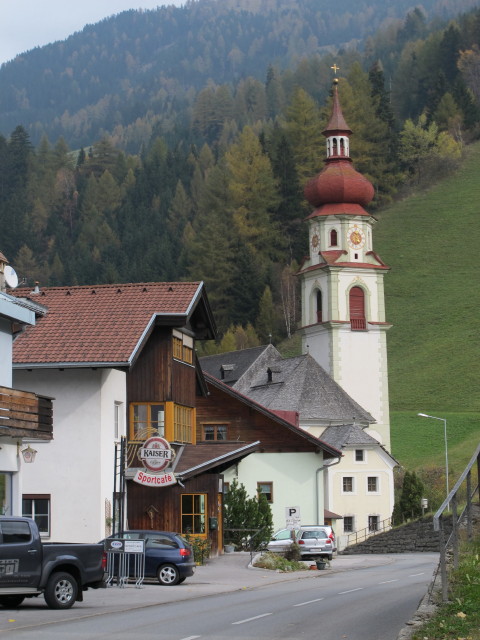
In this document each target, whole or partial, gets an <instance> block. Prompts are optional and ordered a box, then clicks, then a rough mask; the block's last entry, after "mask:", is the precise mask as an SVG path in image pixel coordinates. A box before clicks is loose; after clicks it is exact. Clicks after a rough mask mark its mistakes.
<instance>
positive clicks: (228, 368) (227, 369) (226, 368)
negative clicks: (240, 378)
mask: <svg viewBox="0 0 480 640" xmlns="http://www.w3.org/2000/svg"><path fill="white" fill-rule="evenodd" d="M233 367H234V365H233V364H222V366H221V367H220V376H221V380H225V378H226V377H227V376H228V374H229V373H231V372H232V371H233Z"/></svg>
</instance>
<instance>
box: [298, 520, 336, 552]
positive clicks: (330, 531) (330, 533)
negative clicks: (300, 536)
mask: <svg viewBox="0 0 480 640" xmlns="http://www.w3.org/2000/svg"><path fill="white" fill-rule="evenodd" d="M308 526H311V527H322V529H326V531H327V533H328V537H329V538H330V540H331V541H332V545H333V551H336V550H337V541H336V539H335V532H334V530H333V529H332V527H331V526H330V525H329V524H320V525H318V524H312V525H303V526H302V529H303V528H307V527H308Z"/></svg>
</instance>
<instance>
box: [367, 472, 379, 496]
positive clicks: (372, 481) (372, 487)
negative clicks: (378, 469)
mask: <svg viewBox="0 0 480 640" xmlns="http://www.w3.org/2000/svg"><path fill="white" fill-rule="evenodd" d="M367 491H368V493H378V477H377V476H368V477H367Z"/></svg>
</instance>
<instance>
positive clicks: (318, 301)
mask: <svg viewBox="0 0 480 640" xmlns="http://www.w3.org/2000/svg"><path fill="white" fill-rule="evenodd" d="M322 306H323V303H322V292H321V291H320V289H317V295H316V320H317V322H318V323H320V322H323V316H322V311H323V309H322Z"/></svg>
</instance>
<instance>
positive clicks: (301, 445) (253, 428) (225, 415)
mask: <svg viewBox="0 0 480 640" xmlns="http://www.w3.org/2000/svg"><path fill="white" fill-rule="evenodd" d="M209 391H210V393H209V395H208V396H207V397H202V398H197V442H201V441H202V440H203V426H204V425H211V424H225V425H227V440H228V441H238V442H254V441H256V440H260V442H261V448H260V451H261V452H268V453H279V452H282V451H288V452H305V451H315V450H316V449H319V448H320V444H319V445H315V444H314V443H312V442H309V441H308V440H307V439H306V438H304V437H302V435H301V434H297V433H294V432H292V431H289V430H288V429H281V428H278V425H276V424H275V423H274V422H273V421H272V418H271V417H268V416H266V415H264V414H263V413H261V412H259V411H258V410H256V409H255V408H253V407H252V406H249V405H248V402H247V403H245V402H240V401H239V400H234V399H233V398H232V397H231V396H230V395H228V394H227V393H226V392H225V391H221V390H220V389H218V388H216V387H214V386H213V385H210V386H209Z"/></svg>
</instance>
